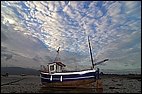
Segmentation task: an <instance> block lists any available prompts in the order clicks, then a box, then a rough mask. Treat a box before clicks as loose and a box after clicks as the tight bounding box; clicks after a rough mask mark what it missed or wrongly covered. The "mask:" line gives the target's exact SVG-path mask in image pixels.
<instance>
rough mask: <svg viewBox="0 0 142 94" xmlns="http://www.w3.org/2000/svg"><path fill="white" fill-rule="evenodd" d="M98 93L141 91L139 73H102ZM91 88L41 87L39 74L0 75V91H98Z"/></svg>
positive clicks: (93, 84)
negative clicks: (100, 86)
mask: <svg viewBox="0 0 142 94" xmlns="http://www.w3.org/2000/svg"><path fill="white" fill-rule="evenodd" d="M101 82H102V83H101V84H102V88H101V89H100V91H99V93H141V75H102V76H101ZM90 86H91V87H92V88H91V89H90V88H88V89H87V87H86V88H85V89H81V88H80V89H75V88H48V89H47V88H44V89H43V88H42V84H41V82H40V77H39V76H33V75H26V76H20V75H9V76H8V77H3V76H1V93H98V90H97V89H96V88H94V87H93V86H95V83H91V84H90Z"/></svg>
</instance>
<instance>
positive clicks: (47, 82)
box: [40, 71, 99, 87]
mask: <svg viewBox="0 0 142 94" xmlns="http://www.w3.org/2000/svg"><path fill="white" fill-rule="evenodd" d="M40 76H41V82H42V84H43V85H44V86H45V87H83V86H86V85H87V84H90V83H93V82H95V81H96V79H98V78H99V77H98V76H99V71H87V72H85V73H81V74H80V73H79V72H76V73H72V74H70V73H66V74H62V73H61V74H56V75H54V74H46V73H42V72H41V74H40Z"/></svg>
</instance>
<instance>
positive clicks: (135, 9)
mask: <svg viewBox="0 0 142 94" xmlns="http://www.w3.org/2000/svg"><path fill="white" fill-rule="evenodd" d="M1 14H2V16H3V17H4V20H3V22H4V23H6V22H9V24H12V26H13V28H14V29H15V30H17V31H26V34H28V35H31V36H33V37H37V38H39V39H40V40H41V41H42V42H43V43H45V44H46V45H48V47H51V48H53V49H56V48H58V47H59V46H61V48H62V50H68V51H71V52H77V53H82V54H86V55H88V56H89V50H88V41H87V36H88V35H89V36H90V41H91V45H92V50H93V53H94V55H96V57H97V58H100V57H102V58H106V57H109V56H110V57H111V54H112V53H113V55H115V54H117V53H118V54H120V55H119V56H121V55H123V53H125V54H126V55H127V54H129V53H130V52H131V50H130V49H131V48H133V47H131V46H132V45H139V44H140V41H136V40H138V39H140V37H141V36H140V34H141V32H140V30H141V23H140V22H141V4H140V2H139V1H128V2H126V1H120V2H118V1H111V2H110V1H109V2H107V1H77V2H76V1H69V2H64V1H61V2H60V1H57V2H54V1H41V2H39V1H27V2H26V1H19V2H15V1H13V2H9V1H5V2H4V1H2V11H1ZM19 23H21V24H19ZM24 33H25V32H24ZM129 45H131V46H130V47H129ZM53 49H51V50H53ZM127 49H129V50H127ZM133 49H139V48H133ZM115 50H117V51H115ZM125 50H126V51H125ZM119 51H120V52H119ZM134 51H135V50H134ZM116 56H117V55H116ZM102 58H100V59H102ZM111 58H115V57H111ZM86 60H87V59H86ZM128 62H129V61H128Z"/></svg>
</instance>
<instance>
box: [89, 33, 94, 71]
mask: <svg viewBox="0 0 142 94" xmlns="http://www.w3.org/2000/svg"><path fill="white" fill-rule="evenodd" d="M88 42H89V48H90V55H91V61H92V67H93V68H94V63H93V57H92V50H91V45H90V40H89V36H88Z"/></svg>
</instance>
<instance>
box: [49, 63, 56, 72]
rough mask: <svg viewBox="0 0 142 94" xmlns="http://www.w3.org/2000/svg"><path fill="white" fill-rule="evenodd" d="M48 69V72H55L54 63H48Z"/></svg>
mask: <svg viewBox="0 0 142 94" xmlns="http://www.w3.org/2000/svg"><path fill="white" fill-rule="evenodd" d="M49 71H50V72H55V71H56V64H51V65H49Z"/></svg>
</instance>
